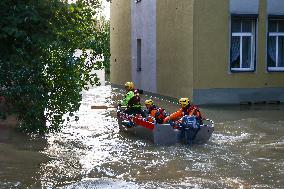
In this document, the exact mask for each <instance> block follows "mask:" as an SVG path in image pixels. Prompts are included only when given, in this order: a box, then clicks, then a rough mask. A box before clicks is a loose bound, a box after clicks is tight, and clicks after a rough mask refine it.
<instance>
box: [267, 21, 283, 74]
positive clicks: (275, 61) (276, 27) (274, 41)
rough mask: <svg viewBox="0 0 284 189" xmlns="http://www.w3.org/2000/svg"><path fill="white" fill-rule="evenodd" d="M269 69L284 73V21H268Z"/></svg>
mask: <svg viewBox="0 0 284 189" xmlns="http://www.w3.org/2000/svg"><path fill="white" fill-rule="evenodd" d="M267 68H268V71H284V19H272V18H271V19H269V21H268V38H267Z"/></svg>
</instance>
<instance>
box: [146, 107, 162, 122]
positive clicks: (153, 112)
mask: <svg viewBox="0 0 284 189" xmlns="http://www.w3.org/2000/svg"><path fill="white" fill-rule="evenodd" d="M147 113H148V114H149V115H150V116H151V117H149V118H148V121H150V122H153V119H152V117H153V118H155V120H156V122H157V123H158V124H162V123H163V120H164V118H166V117H167V113H166V111H165V109H163V108H159V107H157V106H155V105H153V106H151V107H150V108H149V109H148V111H147Z"/></svg>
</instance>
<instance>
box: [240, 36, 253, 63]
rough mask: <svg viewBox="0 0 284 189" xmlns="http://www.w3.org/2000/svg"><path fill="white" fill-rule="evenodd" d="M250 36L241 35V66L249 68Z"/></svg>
mask: <svg viewBox="0 0 284 189" xmlns="http://www.w3.org/2000/svg"><path fill="white" fill-rule="evenodd" d="M251 50H252V49H251V37H243V48H242V53H243V54H242V68H251Z"/></svg>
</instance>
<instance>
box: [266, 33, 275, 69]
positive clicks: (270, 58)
mask: <svg viewBox="0 0 284 189" xmlns="http://www.w3.org/2000/svg"><path fill="white" fill-rule="evenodd" d="M267 51H268V52H267V64H268V67H275V66H276V37H275V36H273V37H271V36H270V37H268V46H267Z"/></svg>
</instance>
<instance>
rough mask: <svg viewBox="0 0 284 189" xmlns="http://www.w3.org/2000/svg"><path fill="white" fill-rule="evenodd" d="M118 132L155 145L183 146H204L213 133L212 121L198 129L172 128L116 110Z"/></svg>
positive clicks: (207, 120) (205, 122) (170, 125)
mask: <svg viewBox="0 0 284 189" xmlns="http://www.w3.org/2000/svg"><path fill="white" fill-rule="evenodd" d="M117 119H118V124H119V130H120V131H123V132H127V133H131V134H133V135H135V136H138V137H141V138H144V139H148V140H150V141H152V142H153V143H154V144H157V145H172V144H176V143H179V142H182V143H185V144H189V145H191V144H204V143H206V142H208V140H209V139H210V138H211V136H212V133H213V131H214V122H213V121H212V120H209V119H206V120H203V124H201V125H199V126H198V127H186V125H185V126H184V125H183V126H173V124H169V123H167V124H156V123H155V122H154V123H152V122H149V121H147V120H146V119H145V118H142V117H141V116H137V115H135V116H133V115H127V114H125V113H123V112H122V111H121V110H119V109H117Z"/></svg>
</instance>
